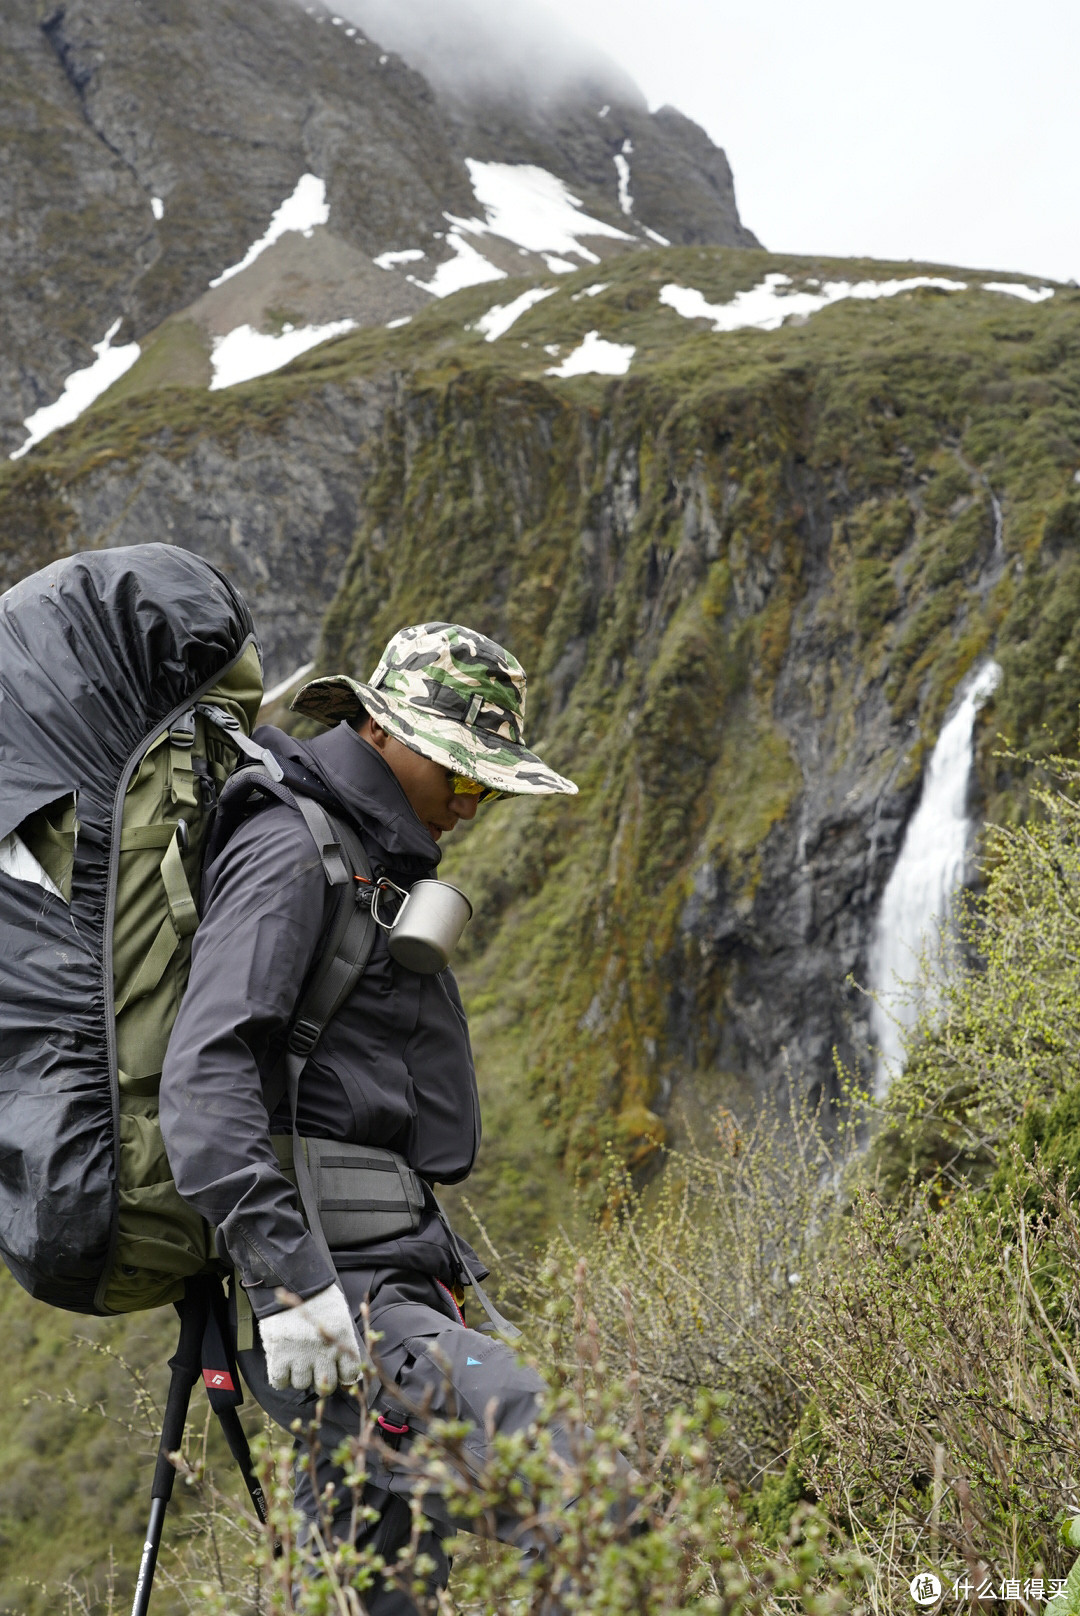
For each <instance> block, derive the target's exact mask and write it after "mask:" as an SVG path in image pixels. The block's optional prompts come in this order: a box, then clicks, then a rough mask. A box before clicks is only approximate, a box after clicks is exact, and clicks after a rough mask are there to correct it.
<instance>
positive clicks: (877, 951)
mask: <svg viewBox="0 0 1080 1616" xmlns="http://www.w3.org/2000/svg"><path fill="white" fill-rule="evenodd" d="M1000 678H1001V669H1000V668H999V666H998V664H997V663H996V662H985V663H983V665H982V667H981V668H979V669H978V670H977V672H976V673H975V674H974V676H973V677H972V678H971V679H970V680H969V681H968V684H967V686H966V688H965V690H964V693H963V696H962V698H961V700H960V702H959V705H958V706H957V708H956V711H955V712H954V713H953V715H952V717H951V718H950V719H949V720H948V722H947V723H946V724H945V726H944V728H943V729H942V731H941V734H940V735H939V736H938V740H937V745H936V746H935V747H934V751H933V755H932V756H931V758H930V766H929V768H928V769H927V771H926V778H925V780H924V783H923V791H922V797H921V798H920V800H919V806H918V808H917V809H916V810H915V813H914V815H913V816H912V819H911V821H910V823H909V824H908V827H907V830H906V831H905V833H904V841H903V845H902V846H901V849H900V856H899V858H898V859H897V861H896V865H895V867H894V869H893V872H892V875H891V876H890V877H889V883H888V885H887V886H886V888H885V893H884V896H883V897H882V900H881V908H880V910H879V911H878V918H877V925H876V927H875V931H874V940H873V943H872V945H871V950H870V986H871V989H872V991H873V994H874V1006H873V1012H872V1018H871V1019H872V1027H873V1037H874V1042H875V1045H876V1047H877V1050H878V1056H877V1071H876V1088H877V1092H878V1093H879V1094H880V1093H882V1092H883V1091H884V1089H885V1088H886V1087H887V1085H888V1082H889V1078H890V1077H891V1076H893V1075H894V1074H895V1073H896V1072H897V1071H899V1069H900V1067H901V1066H902V1064H903V1056H904V1043H903V1035H904V1032H905V1031H906V1030H907V1029H908V1028H910V1027H911V1026H913V1025H914V1023H915V1021H916V1019H917V1017H918V1014H919V1008H920V1006H919V1003H918V999H917V996H916V983H917V979H918V974H919V962H920V958H921V956H922V953H923V951H924V950H926V949H933V948H935V946H936V945H937V943H938V940H939V938H940V937H941V935H942V933H943V929H944V927H945V926H946V924H947V922H948V919H949V915H950V911H951V908H952V904H953V900H954V898H955V895H956V891H957V888H958V887H959V886H960V885H961V883H962V882H963V879H964V868H965V865H966V862H967V856H968V849H969V846H970V842H971V831H972V827H971V824H970V821H969V819H968V812H967V795H968V783H969V780H970V778H971V767H972V761H973V741H974V733H975V715H976V713H977V712H978V711H979V708H980V707H981V706H982V705H983V703H984V702H985V701H986V699H987V697H988V696H989V695H991V694H992V693H993V691H994V690H995V689H996V688H997V685H998V681H999V680H1000Z"/></svg>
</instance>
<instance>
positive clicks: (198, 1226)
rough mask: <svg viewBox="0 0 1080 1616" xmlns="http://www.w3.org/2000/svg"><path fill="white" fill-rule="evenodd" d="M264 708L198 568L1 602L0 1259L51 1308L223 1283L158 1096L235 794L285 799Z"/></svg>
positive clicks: (68, 585)
mask: <svg viewBox="0 0 1080 1616" xmlns="http://www.w3.org/2000/svg"><path fill="white" fill-rule="evenodd" d="M261 700H262V671H261V666H260V661H259V653H258V646H257V642H256V639H255V632H254V627H253V624H252V620H251V615H250V612H249V611H248V608H247V606H246V604H245V602H244V600H243V599H242V597H241V596H240V594H239V593H238V592H237V590H236V589H235V588H234V586H233V585H232V584H231V583H230V582H229V580H228V579H227V578H225V577H224V576H223V575H222V574H221V573H220V572H218V571H217V569H216V568H214V567H212V566H211V565H210V564H209V563H208V562H206V561H204V560H202V559H201V558H199V557H197V556H193V555H191V554H189V553H188V552H186V551H183V550H179V549H176V548H173V547H172V546H169V545H163V544H147V545H140V546H136V547H132V548H128V549H119V550H101V551H93V552H88V553H85V554H82V555H78V556H73V557H71V558H69V559H67V560H64V561H60V562H56V563H54V564H53V565H52V566H50V567H47V568H45V569H44V570H43V571H42V572H39V573H36V574H34V575H33V576H32V577H30V578H27V579H24V580H23V582H21V583H19V584H17V585H16V586H15V587H14V588H13V589H11V590H9V591H8V592H7V594H5V595H4V596H2V597H0V1256H2V1257H3V1259H4V1261H5V1262H6V1263H7V1265H8V1267H9V1268H10V1269H11V1271H12V1272H13V1273H14V1275H15V1277H16V1278H17V1279H18V1280H19V1281H20V1283H21V1284H22V1285H24V1286H25V1287H26V1289H27V1290H28V1291H30V1293H31V1294H32V1295H34V1296H36V1297H39V1298H40V1299H41V1300H43V1301H46V1302H50V1303H52V1304H54V1305H56V1306H60V1307H64V1308H69V1309H72V1310H74V1311H77V1312H84V1313H122V1312H130V1311H133V1310H135V1309H139V1308H147V1307H154V1306H157V1305H159V1304H161V1303H164V1302H171V1301H177V1300H178V1299H179V1298H180V1296H181V1295H182V1293H183V1290H184V1282H185V1280H186V1279H188V1278H190V1277H192V1276H195V1275H198V1274H201V1273H204V1272H209V1271H211V1270H212V1269H213V1268H214V1266H215V1261H216V1259H215V1252H214V1247H213V1239H212V1231H211V1230H210V1228H209V1226H208V1225H207V1224H206V1223H205V1222H204V1221H203V1219H202V1218H201V1217H199V1215H198V1214H197V1213H196V1212H195V1211H194V1210H193V1208H191V1207H190V1206H188V1205H187V1204H186V1203H185V1202H184V1201H182V1200H181V1198H180V1196H179V1195H178V1193H177V1191H176V1188H175V1186H174V1184H173V1181H172V1175H171V1173H170V1171H169V1165H168V1161H167V1159H166V1156H165V1150H164V1146H163V1144H162V1139H161V1132H160V1128H159V1124H158V1086H159V1082H160V1077H161V1069H162V1065H163V1063H164V1057H165V1049H166V1045H167V1042H168V1037H169V1033H170V1031H171V1028H172V1024H173V1021H174V1020H175V1017H176V1012H177V1009H178V1008H179V1004H180V999H181V996H182V995H183V992H184V989H185V987H186V984H187V978H188V970H189V964H190V955H191V938H192V934H193V932H194V930H195V927H196V925H197V923H198V910H197V903H196V900H197V897H198V892H199V883H200V875H201V870H202V865H203V862H204V856H205V853H206V848H207V840H208V835H209V833H210V829H211V825H212V822H213V820H214V817H215V814H216V813H217V804H218V801H219V798H220V797H221V793H222V789H223V787H224V786H225V784H226V782H227V781H229V780H230V777H232V776H233V775H234V773H235V772H236V771H237V769H238V765H246V764H250V760H251V759H252V757H255V758H256V759H257V760H258V761H259V762H260V763H261V765H262V767H261V768H259V769H249V770H248V771H246V772H248V773H250V774H251V775H252V776H253V780H254V785H255V787H257V786H258V783H259V782H261V783H262V785H263V786H264V787H266V788H267V790H269V791H271V792H272V793H273V795H275V796H285V797H286V798H288V796H289V794H288V792H287V790H285V789H284V788H283V787H277V788H276V789H275V785H276V782H277V781H280V777H281V770H280V767H279V766H278V765H277V764H276V763H275V761H274V760H273V759H272V758H271V757H270V756H269V755H268V754H266V753H263V752H262V751H261V749H260V748H258V747H256V746H254V745H253V743H252V742H251V741H250V739H249V738H248V737H249V736H250V733H251V730H252V728H253V726H254V723H255V719H256V715H257V713H258V710H259V705H260V703H261ZM267 771H268V772H267ZM234 783H235V785H236V786H238V787H240V786H241V785H242V782H241V780H240V778H239V777H237V778H236V780H235V782H234ZM251 792H252V787H250V786H249V787H248V788H247V789H246V790H244V789H241V790H239V791H235V790H234V791H232V792H231V793H227V795H231V796H232V798H233V799H235V800H234V803H233V814H234V815H235V814H236V813H237V812H242V811H244V803H245V802H246V800H247V799H248V798H249V797H250V796H251ZM238 805H239V806H238ZM296 805H297V806H301V807H304V808H305V809H306V811H305V818H307V819H308V823H309V825H310V824H312V818H311V812H312V810H311V809H310V807H309V806H308V805H301V804H300V803H297V804H296ZM316 812H317V811H316ZM321 823H322V824H323V825H324V826H325V825H326V824H328V823H330V822H329V821H327V820H326V818H325V817H324V818H322V820H321ZM219 832H220V826H219ZM215 841H216V843H217V844H218V845H220V841H221V837H220V834H218V835H217V836H216V837H215ZM360 856H361V857H362V854H361V855H360ZM324 863H325V860H324ZM328 873H329V871H328ZM342 874H343V877H344V876H345V872H344V871H343V872H342ZM349 885H350V886H351V885H352V882H351V878H349ZM339 941H340V939H339V938H336V939H335V940H334V941H333V942H331V943H330V944H329V945H328V946H329V947H330V948H331V949H333V948H335V947H336V946H337V944H338V942H339ZM365 957H366V956H365ZM360 968H361V969H362V964H361V966H360Z"/></svg>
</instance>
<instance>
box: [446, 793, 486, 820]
mask: <svg viewBox="0 0 1080 1616" xmlns="http://www.w3.org/2000/svg"><path fill="white" fill-rule="evenodd" d="M450 804H451V807H452V808H453V810H454V812H455V814H456V815H457V817H458V818H459V819H474V818H475V817H476V810H477V809H478V808H479V806H480V798H479V797H470V796H467V795H466V794H465V792H464V791H455V792H454V795H453V796H452V797H451V798H450Z"/></svg>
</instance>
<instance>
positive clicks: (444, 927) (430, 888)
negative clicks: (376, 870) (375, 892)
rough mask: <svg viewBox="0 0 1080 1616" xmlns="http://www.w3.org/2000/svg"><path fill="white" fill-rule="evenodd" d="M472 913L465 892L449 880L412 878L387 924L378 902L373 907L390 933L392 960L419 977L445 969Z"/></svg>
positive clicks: (381, 924)
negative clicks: (399, 906)
mask: <svg viewBox="0 0 1080 1616" xmlns="http://www.w3.org/2000/svg"><path fill="white" fill-rule="evenodd" d="M385 885H387V886H389V885H390V883H389V882H386V883H385ZM394 890H395V891H398V892H400V890H401V888H400V887H397V888H395V889H394ZM472 912H473V911H472V904H471V903H470V902H469V900H468V898H467V897H466V896H465V894H464V892H460V891H459V890H458V888H457V887H452V886H451V885H450V883H449V881H414V882H413V885H412V889H411V890H410V891H409V892H408V893H406V894H405V901H404V902H403V903H402V905H401V908H400V909H399V910H398V912H397V915H396V916H395V918H394V920H393V922H392V924H390V925H387V923H386V922H385V921H384V920H382V919H380V917H379V913H378V904H377V902H376V903H375V904H373V906H372V913H373V915H374V916H375V919H376V921H377V922H378V924H379V925H380V926H382V928H383V930H384V931H385V932H388V933H389V936H390V945H389V946H390V953H391V954H392V955H393V957H394V959H396V960H397V962H398V964H399V965H404V966H405V968H406V969H407V970H409V971H418V972H419V973H420V975H421V976H431V975H433V974H434V972H436V971H441V970H444V969H445V967H446V966H447V964H448V963H449V961H450V955H451V954H452V953H453V951H454V946H455V944H456V943H457V940H458V938H459V937H460V936H461V934H462V932H463V931H464V930H465V927H466V925H467V924H468V922H469V921H470V920H471V919H472Z"/></svg>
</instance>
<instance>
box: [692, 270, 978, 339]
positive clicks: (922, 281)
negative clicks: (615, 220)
mask: <svg viewBox="0 0 1080 1616" xmlns="http://www.w3.org/2000/svg"><path fill="white" fill-rule="evenodd" d="M807 285H808V286H813V285H818V286H819V290H817V291H814V292H811V291H792V290H789V288H790V287H791V286H792V280H791V276H790V275H783V274H779V273H774V274H771V275H766V276H765V279H764V280H763V281H760V282H759V283H758V285H757V286H752V287H751V288H750V289H749V291H745V292H736V293H735V296H734V297H733V298H732V299H731V301H730V302H728V303H709V302H708V301H707V300H706V298H705V296H704V295H703V293H701V292H699V291H696V290H695V289H694V288H693V287H691V286H678V285H676V284H675V283H674V282H669V283H668V284H667V285H666V286H662V287H661V288H660V302H661V303H662V304H664V305H665V307H667V308H669V309H674V310H675V312H676V314H681V315H682V316H683V318H684V319H686V320H711V321H712V322H713V330H714V331H741V330H744V329H746V328H747V327H753V328H756V329H757V330H758V331H775V330H776V329H777V327H778V326H781V325H783V323H784V321H785V320H788V319H790V318H791V316H792V315H801V316H802V317H803V318H806V317H807V316H808V315H811V314H817V313H818V311H819V310H820V309H824V308H827V307H828V305H829V304H830V303H839V302H842V301H843V300H844V299H846V298H879V297H896V296H898V295H899V293H901V292H913V291H916V290H917V289H918V288H919V287H921V286H928V287H933V288H935V289H936V290H937V291H939V292H964V291H966V290H967V282H966V281H951V280H946V279H944V277H942V276H940V275H912V276H909V277H908V279H906V280H891V281H826V282H825V283H824V285H820V283H817V282H814V281H808V282H807Z"/></svg>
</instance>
